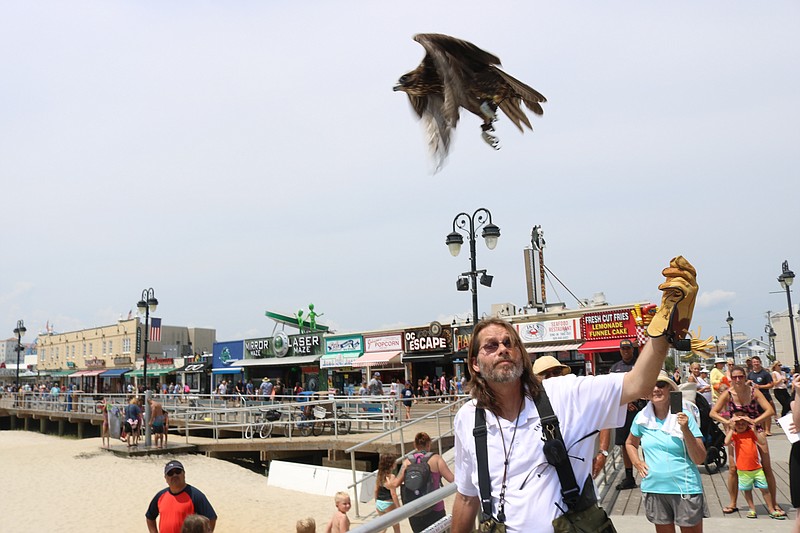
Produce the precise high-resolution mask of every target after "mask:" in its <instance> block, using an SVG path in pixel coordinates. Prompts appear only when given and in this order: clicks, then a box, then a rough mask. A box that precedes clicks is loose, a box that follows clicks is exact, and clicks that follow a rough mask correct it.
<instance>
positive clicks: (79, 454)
mask: <svg viewBox="0 0 800 533" xmlns="http://www.w3.org/2000/svg"><path fill="white" fill-rule="evenodd" d="M0 457H1V458H2V472H3V483H2V484H1V485H0V502H2V509H3V511H4V512H3V519H2V522H3V525H2V527H0V529H2V530H3V531H7V532H9V533H28V532H31V533H34V532H35V533H39V532H41V531H48V532H77V531H86V530H90V531H99V532H105V531H110V532H113V533H128V532H131V533H133V532H137V533H138V532H143V531H145V532H146V531H147V527H146V525H145V518H144V513H145V511H146V510H147V506H148V505H149V503H150V500H151V499H152V497H153V496H154V495H155V493H156V492H158V491H159V490H161V489H162V488H164V487H166V482H165V481H164V464H166V462H167V461H168V460H169V459H171V458H173V456H171V455H162V456H152V457H137V458H122V457H116V456H115V455H114V454H112V453H109V452H107V451H105V450H102V449H101V448H100V439H99V438H93V439H83V440H77V439H70V438H59V437H54V436H51V435H42V434H40V433H34V432H26V431H0ZM174 458H176V459H178V460H180V461H181V462H182V463H183V464H184V466H185V468H186V482H187V483H189V484H190V485H194V486H195V487H197V488H198V489H200V490H201V491H203V492H204V493H205V494H206V496H208V499H209V500H210V501H211V504H212V505H213V506H214V509H215V510H216V511H217V514H218V515H219V520H218V522H217V529H216V532H217V533H240V532H263V533H293V532H294V531H295V523H296V522H297V520H298V519H300V518H305V517H313V518H314V519H315V520H316V522H317V531H319V532H322V531H324V530H325V525H326V524H327V522H328V520H329V519H330V516H331V514H332V513H333V511H334V504H333V498H331V497H329V496H318V495H313V494H306V493H303V492H299V491H293V490H285V489H278V488H274V487H269V486H267V478H266V477H265V476H263V475H260V474H257V473H255V472H252V471H251V470H247V469H246V468H242V467H240V466H237V465H235V464H233V463H229V462H226V461H223V460H220V459H211V458H208V457H205V456H203V455H180V456H175V457H174ZM342 488H343V489H346V487H342ZM449 507H450V505H449V504H448V508H449ZM373 510H374V502H370V503H367V504H361V512H362V514H366V513H369V512H372V511H373ZM354 514H355V513H354V512H353V511H351V512H350V514H349V515H350V519H351V521H352V522H353V523H354V524H357V523H360V521H358V520H355V519H354ZM401 530H402V531H403V532H410V531H411V528H410V527H409V526H408V522H407V521H404V522H403V523H402V524H401ZM389 531H391V528H390V529H389Z"/></svg>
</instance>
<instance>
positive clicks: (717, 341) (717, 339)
mask: <svg viewBox="0 0 800 533" xmlns="http://www.w3.org/2000/svg"><path fill="white" fill-rule="evenodd" d="M714 346H716V347H717V357H719V337H717V336H715V337H714Z"/></svg>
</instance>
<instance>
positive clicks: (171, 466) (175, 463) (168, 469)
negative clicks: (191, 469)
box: [164, 460, 186, 474]
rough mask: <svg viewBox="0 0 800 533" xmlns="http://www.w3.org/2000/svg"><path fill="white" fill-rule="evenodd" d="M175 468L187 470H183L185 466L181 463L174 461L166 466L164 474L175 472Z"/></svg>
mask: <svg viewBox="0 0 800 533" xmlns="http://www.w3.org/2000/svg"><path fill="white" fill-rule="evenodd" d="M175 468H180V469H181V470H184V471H185V470H186V469H185V468H183V465H182V464H181V462H180V461H175V460H173V461H170V462H168V463H167V464H166V466H165V467H164V474H167V473H169V471H170V470H173V469H175Z"/></svg>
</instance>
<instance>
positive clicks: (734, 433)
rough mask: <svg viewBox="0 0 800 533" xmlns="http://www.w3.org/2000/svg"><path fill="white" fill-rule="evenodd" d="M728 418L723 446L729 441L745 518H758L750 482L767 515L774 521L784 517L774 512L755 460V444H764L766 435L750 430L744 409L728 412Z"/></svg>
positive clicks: (749, 422)
mask: <svg viewBox="0 0 800 533" xmlns="http://www.w3.org/2000/svg"><path fill="white" fill-rule="evenodd" d="M731 420H732V421H733V422H734V427H733V428H732V429H731V428H729V429H728V431H727V433H726V434H725V445H726V446H727V445H728V444H730V443H731V442H733V447H734V449H735V450H736V474H737V476H738V477H739V490H740V491H742V494H744V499H745V501H747V506H748V507H749V508H750V512H748V513H747V518H758V515H757V514H756V506H755V503H754V502H753V485H755V487H756V488H757V489H760V490H761V494H762V496H763V497H764V501H765V502H767V509H769V510H770V513H769V516H770V518H774V519H775V520H786V517H785V516H783V515H781V514H779V513H776V512H775V502H773V501H772V497H771V496H770V494H769V490H767V478H766V477H765V476H764V469H763V468H762V467H761V462H760V461H759V459H758V444H759V443H760V444H762V445H764V444H766V440H767V439H766V437H764V434H763V433H760V432H759V433H757V432H756V431H754V429H753V426H754V424H753V421H752V420H751V419H750V418H748V416H747V415H746V414H745V413H744V411H734V412H733V413H731Z"/></svg>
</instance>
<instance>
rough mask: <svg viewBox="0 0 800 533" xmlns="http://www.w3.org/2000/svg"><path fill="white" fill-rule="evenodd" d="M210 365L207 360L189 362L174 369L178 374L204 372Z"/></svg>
mask: <svg viewBox="0 0 800 533" xmlns="http://www.w3.org/2000/svg"><path fill="white" fill-rule="evenodd" d="M208 367H209V363H208V362H207V361H206V362H204V363H189V364H187V365H184V366H182V367H180V368H176V369H175V370H173V371H172V373H173V374H177V373H178V372H204V371H205V370H206V369H207V368H208Z"/></svg>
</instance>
